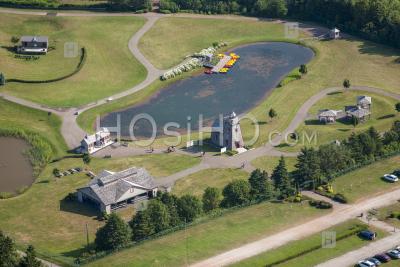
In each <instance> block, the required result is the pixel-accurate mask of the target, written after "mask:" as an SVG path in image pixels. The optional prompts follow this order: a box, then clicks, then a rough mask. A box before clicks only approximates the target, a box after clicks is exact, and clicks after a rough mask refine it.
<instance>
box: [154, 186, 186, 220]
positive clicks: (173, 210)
mask: <svg viewBox="0 0 400 267" xmlns="http://www.w3.org/2000/svg"><path fill="white" fill-rule="evenodd" d="M159 194H160V195H159V199H160V200H161V202H162V203H164V204H165V205H166V206H167V207H168V212H169V217H170V218H169V220H170V221H169V224H170V226H171V227H174V226H177V225H179V224H180V223H181V222H182V221H181V219H180V218H179V214H178V199H179V198H178V197H177V196H175V195H173V194H170V193H168V192H165V193H159Z"/></svg>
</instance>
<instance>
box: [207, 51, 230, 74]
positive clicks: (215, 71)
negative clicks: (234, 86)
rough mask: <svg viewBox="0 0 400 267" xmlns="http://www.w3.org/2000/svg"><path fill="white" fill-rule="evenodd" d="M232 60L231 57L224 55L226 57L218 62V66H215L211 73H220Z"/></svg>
mask: <svg viewBox="0 0 400 267" xmlns="http://www.w3.org/2000/svg"><path fill="white" fill-rule="evenodd" d="M229 60H231V57H230V56H227V55H224V57H223V58H222V59H221V60H220V61H219V62H218V64H217V65H215V66H214V67H213V68H212V69H211V72H213V73H219V71H220V70H221V69H222V68H224V67H225V65H226V63H228V61H229Z"/></svg>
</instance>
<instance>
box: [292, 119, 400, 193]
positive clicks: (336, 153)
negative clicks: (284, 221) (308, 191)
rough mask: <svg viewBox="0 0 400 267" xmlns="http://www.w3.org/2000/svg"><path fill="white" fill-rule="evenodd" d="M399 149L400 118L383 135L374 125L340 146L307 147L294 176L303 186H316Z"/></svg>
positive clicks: (300, 157)
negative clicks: (338, 174) (347, 170)
mask: <svg viewBox="0 0 400 267" xmlns="http://www.w3.org/2000/svg"><path fill="white" fill-rule="evenodd" d="M399 150H400V121H396V122H394V124H393V126H392V128H391V130H389V131H387V132H386V133H385V134H384V135H383V136H381V134H379V133H378V132H377V131H376V129H375V128H373V127H371V128H369V129H368V130H367V131H365V132H363V133H360V134H355V133H353V134H352V135H351V136H350V137H349V138H348V139H346V140H344V141H343V142H341V144H340V145H337V144H328V145H321V146H320V147H319V148H318V149H314V148H303V149H302V150H301V153H300V154H299V156H298V158H297V164H296V170H295V171H294V172H293V173H292V177H293V179H294V180H295V184H296V185H297V186H299V187H301V188H316V187H317V186H319V185H321V184H323V183H324V182H325V180H326V179H329V178H330V177H333V176H334V175H335V174H337V173H340V172H342V171H344V170H346V169H349V168H351V167H354V166H357V165H358V166H359V165H362V164H365V163H367V162H371V161H373V160H375V159H376V158H377V157H382V156H384V155H388V154H390V153H393V152H396V151H399Z"/></svg>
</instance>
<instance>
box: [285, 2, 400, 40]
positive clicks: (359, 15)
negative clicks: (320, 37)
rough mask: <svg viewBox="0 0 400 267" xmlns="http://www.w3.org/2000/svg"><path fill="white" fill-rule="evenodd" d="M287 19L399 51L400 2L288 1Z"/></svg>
mask: <svg viewBox="0 0 400 267" xmlns="http://www.w3.org/2000/svg"><path fill="white" fill-rule="evenodd" d="M287 8H288V16H290V17H296V18H300V19H303V20H311V21H316V22H320V23H323V24H325V25H328V26H332V27H333V26H337V27H339V28H341V29H343V30H346V31H348V32H351V33H356V34H358V35H361V36H363V37H364V38H368V39H370V40H373V41H376V42H381V43H385V44H390V45H392V46H396V47H400V0H379V1H377V0H352V1H349V0H334V1H326V0H288V1H287Z"/></svg>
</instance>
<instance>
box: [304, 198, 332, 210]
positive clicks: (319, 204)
mask: <svg viewBox="0 0 400 267" xmlns="http://www.w3.org/2000/svg"><path fill="white" fill-rule="evenodd" d="M309 204H310V206H312V207H316V208H317V209H331V208H332V204H331V203H329V202H326V201H323V200H311V201H310V202H309Z"/></svg>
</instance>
